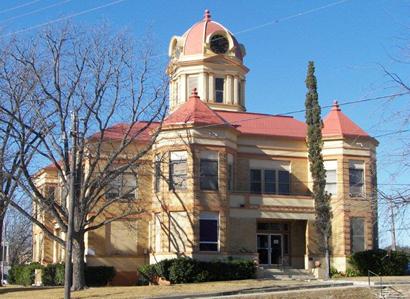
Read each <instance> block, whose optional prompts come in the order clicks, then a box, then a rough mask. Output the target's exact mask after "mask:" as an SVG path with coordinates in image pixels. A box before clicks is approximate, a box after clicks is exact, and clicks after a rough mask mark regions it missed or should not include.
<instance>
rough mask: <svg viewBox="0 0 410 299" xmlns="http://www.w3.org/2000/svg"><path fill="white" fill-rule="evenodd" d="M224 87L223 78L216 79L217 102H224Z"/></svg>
mask: <svg viewBox="0 0 410 299" xmlns="http://www.w3.org/2000/svg"><path fill="white" fill-rule="evenodd" d="M224 85H225V80H224V79H223V78H215V102H217V103H223V101H224Z"/></svg>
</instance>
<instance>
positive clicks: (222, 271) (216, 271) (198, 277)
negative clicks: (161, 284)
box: [138, 257, 256, 284]
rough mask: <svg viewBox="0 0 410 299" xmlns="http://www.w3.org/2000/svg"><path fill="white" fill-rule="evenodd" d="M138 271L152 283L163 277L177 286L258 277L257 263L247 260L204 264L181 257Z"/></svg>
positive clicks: (143, 267) (144, 267) (141, 268)
mask: <svg viewBox="0 0 410 299" xmlns="http://www.w3.org/2000/svg"><path fill="white" fill-rule="evenodd" d="M138 271H139V273H140V274H141V276H142V277H143V278H144V279H146V280H148V281H150V282H155V280H156V277H162V278H164V279H166V280H169V281H171V282H172V283H175V284H178V283H190V282H205V281H221V280H239V279H249V278H255V277H256V265H255V263H254V262H253V261H247V260H228V261H212V262H203V261H197V260H193V259H191V258H187V257H181V258H176V259H171V260H163V261H161V262H159V263H157V264H154V265H144V266H141V267H139V269H138Z"/></svg>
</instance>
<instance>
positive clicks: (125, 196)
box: [105, 170, 138, 202]
mask: <svg viewBox="0 0 410 299" xmlns="http://www.w3.org/2000/svg"><path fill="white" fill-rule="evenodd" d="M127 176H129V177H132V178H131V180H130V181H131V182H133V185H132V186H131V188H132V189H134V190H133V191H132V192H129V191H126V192H124V189H125V188H127V187H128V185H127V186H125V185H124V184H125V182H128V181H127V180H125V177H127ZM115 181H117V182H118V185H117V189H118V192H117V193H115V192H112V190H109V192H106V193H105V198H106V199H107V200H115V198H118V201H119V202H126V201H131V200H137V199H138V173H137V170H135V171H126V172H124V173H121V174H119V175H117V176H116V177H115V178H113V179H112V180H110V182H108V184H107V185H108V186H110V185H111V184H113V183H114V182H115ZM112 189H113V188H112ZM111 194H112V195H111Z"/></svg>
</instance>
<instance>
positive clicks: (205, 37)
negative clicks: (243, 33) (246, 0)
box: [169, 10, 245, 61]
mask: <svg viewBox="0 0 410 299" xmlns="http://www.w3.org/2000/svg"><path fill="white" fill-rule="evenodd" d="M180 54H183V55H184V56H187V55H198V54H202V55H205V54H213V55H215V54H225V55H227V56H230V57H235V58H237V59H239V60H240V61H242V60H243V57H244V56H245V48H244V46H243V45H241V44H239V43H238V41H237V40H236V38H235V37H234V36H233V34H232V33H231V32H230V31H229V30H228V29H226V28H225V27H224V26H222V25H221V24H219V23H217V22H215V21H212V20H211V14H210V12H209V10H205V15H204V18H203V20H201V21H199V22H197V23H196V24H194V25H193V26H192V27H191V28H189V29H188V31H186V32H185V33H184V34H183V35H182V36H181V37H177V36H175V37H173V38H172V40H171V43H170V48H169V55H170V57H175V56H179V55H180Z"/></svg>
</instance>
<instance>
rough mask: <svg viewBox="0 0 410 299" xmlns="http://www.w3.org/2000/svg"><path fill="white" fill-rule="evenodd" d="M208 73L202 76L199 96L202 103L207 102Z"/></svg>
mask: <svg viewBox="0 0 410 299" xmlns="http://www.w3.org/2000/svg"><path fill="white" fill-rule="evenodd" d="M208 82H209V78H208V73H203V75H202V94H201V95H200V97H201V100H202V101H206V102H209V88H208Z"/></svg>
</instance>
